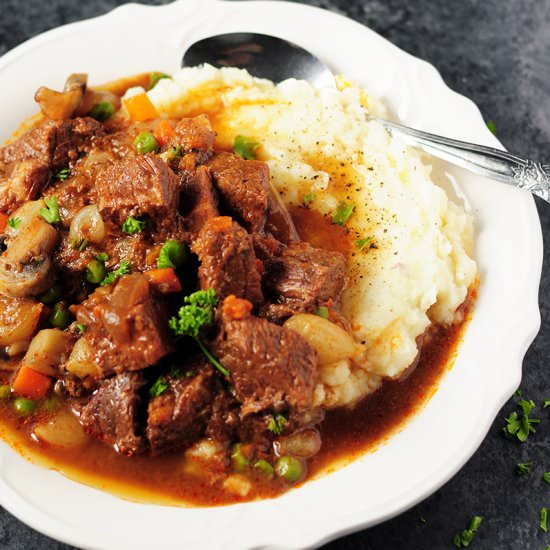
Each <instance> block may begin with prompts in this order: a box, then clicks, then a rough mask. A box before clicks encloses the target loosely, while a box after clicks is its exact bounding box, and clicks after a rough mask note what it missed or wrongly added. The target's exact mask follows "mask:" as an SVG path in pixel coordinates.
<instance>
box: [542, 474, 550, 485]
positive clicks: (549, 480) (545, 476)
mask: <svg viewBox="0 0 550 550" xmlns="http://www.w3.org/2000/svg"><path fill="white" fill-rule="evenodd" d="M542 479H544V481H546V483H550V472H544V474H542Z"/></svg>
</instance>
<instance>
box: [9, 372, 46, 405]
mask: <svg viewBox="0 0 550 550" xmlns="http://www.w3.org/2000/svg"><path fill="white" fill-rule="evenodd" d="M51 384H52V380H51V378H50V377H49V376H46V375H45V374H42V373H41V372H37V371H35V370H33V369H31V368H30V367H21V368H20V369H19V370H18V371H17V374H16V375H15V378H14V379H13V382H12V389H13V391H14V392H15V393H16V394H17V395H22V396H24V397H28V398H30V399H42V398H43V397H46V394H47V393H48V390H49V389H50V386H51Z"/></svg>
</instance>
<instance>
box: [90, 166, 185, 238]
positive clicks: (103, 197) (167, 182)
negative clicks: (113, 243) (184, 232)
mask: <svg viewBox="0 0 550 550" xmlns="http://www.w3.org/2000/svg"><path fill="white" fill-rule="evenodd" d="M96 194H97V204H98V207H99V210H100V212H101V214H102V216H104V218H108V219H110V220H111V221H112V222H113V223H115V224H116V225H122V224H123V223H124V221H125V220H126V218H127V217H128V216H135V217H139V216H146V217H148V218H149V219H151V220H153V221H154V222H155V223H156V224H157V225H158V226H165V227H166V226H173V225H174V223H175V221H176V218H177V211H178V204H179V180H178V177H177V176H176V174H174V172H173V171H172V170H171V169H170V168H169V167H168V166H167V164H166V163H165V162H164V161H162V160H161V159H160V158H159V157H157V156H155V155H140V156H137V157H135V158H126V159H122V160H118V161H115V162H112V163H110V164H108V165H107V166H105V167H104V168H103V169H102V170H100V171H99V173H98V175H97V179H96Z"/></svg>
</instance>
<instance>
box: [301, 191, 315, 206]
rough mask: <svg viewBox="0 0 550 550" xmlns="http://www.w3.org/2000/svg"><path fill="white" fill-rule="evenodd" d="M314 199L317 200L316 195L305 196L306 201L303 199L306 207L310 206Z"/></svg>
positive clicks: (308, 194)
mask: <svg viewBox="0 0 550 550" xmlns="http://www.w3.org/2000/svg"><path fill="white" fill-rule="evenodd" d="M314 199H315V194H314V193H306V194H305V195H304V199H303V202H304V205H305V206H309V205H310V204H311V203H312V202H313V200H314Z"/></svg>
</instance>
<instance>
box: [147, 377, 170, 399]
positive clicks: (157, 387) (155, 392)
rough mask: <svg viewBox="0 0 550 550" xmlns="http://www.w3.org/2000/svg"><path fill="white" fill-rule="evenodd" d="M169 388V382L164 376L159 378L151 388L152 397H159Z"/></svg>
mask: <svg viewBox="0 0 550 550" xmlns="http://www.w3.org/2000/svg"><path fill="white" fill-rule="evenodd" d="M167 389H168V383H167V382H166V379H165V378H164V376H160V377H159V378H157V380H156V381H155V383H154V384H153V385H152V386H151V387H150V388H149V395H150V396H151V397H158V396H159V395H162V394H163V393H164V392H165V391H166V390H167Z"/></svg>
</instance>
